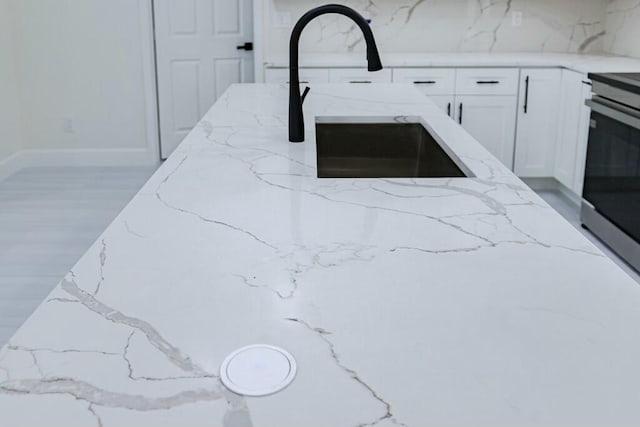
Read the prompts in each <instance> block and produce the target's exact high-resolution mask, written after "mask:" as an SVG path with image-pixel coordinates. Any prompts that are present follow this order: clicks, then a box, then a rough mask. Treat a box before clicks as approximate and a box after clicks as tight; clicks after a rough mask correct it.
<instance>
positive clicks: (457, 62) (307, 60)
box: [265, 52, 640, 73]
mask: <svg viewBox="0 0 640 427" xmlns="http://www.w3.org/2000/svg"><path fill="white" fill-rule="evenodd" d="M381 57H382V63H383V65H384V66H385V67H389V68H394V67H397V68H401V67H563V68H567V69H570V70H574V71H579V72H583V73H598V72H600V73H605V72H640V59H636V58H629V57H624V56H615V55H605V54H602V55H583V54H571V53H526V52H522V53H518V52H513V53H425V54H417V53H403V54H394V53H381ZM366 64H367V63H366V55H365V54H364V53H359V54H304V53H302V54H301V55H300V66H301V67H309V68H314V67H318V68H321V67H366ZM265 66H266V67H272V68H282V67H289V59H288V58H276V59H272V60H269V61H267V62H266V63H265Z"/></svg>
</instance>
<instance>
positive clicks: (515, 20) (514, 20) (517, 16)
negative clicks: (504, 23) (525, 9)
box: [511, 11, 522, 27]
mask: <svg viewBox="0 0 640 427" xmlns="http://www.w3.org/2000/svg"><path fill="white" fill-rule="evenodd" d="M511 26H512V27H520V26H522V12H520V11H513V12H512V13H511Z"/></svg>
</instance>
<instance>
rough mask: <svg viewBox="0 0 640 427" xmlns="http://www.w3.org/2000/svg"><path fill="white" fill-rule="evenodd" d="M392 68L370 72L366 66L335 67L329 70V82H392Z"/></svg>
mask: <svg viewBox="0 0 640 427" xmlns="http://www.w3.org/2000/svg"><path fill="white" fill-rule="evenodd" d="M391 74H392V72H391V69H390V68H384V69H382V70H380V71H374V72H369V71H367V69H366V68H334V69H331V70H329V83H353V84H369V83H391Z"/></svg>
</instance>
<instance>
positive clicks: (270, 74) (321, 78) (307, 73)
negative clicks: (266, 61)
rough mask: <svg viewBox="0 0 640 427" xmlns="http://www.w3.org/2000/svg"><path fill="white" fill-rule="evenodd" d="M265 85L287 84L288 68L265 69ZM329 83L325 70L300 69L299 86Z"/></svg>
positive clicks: (327, 71)
mask: <svg viewBox="0 0 640 427" xmlns="http://www.w3.org/2000/svg"><path fill="white" fill-rule="evenodd" d="M264 81H265V82H266V83H289V69H288V68H267V69H266V70H265V73H264ZM308 83H329V70H328V69H326V68H300V84H308Z"/></svg>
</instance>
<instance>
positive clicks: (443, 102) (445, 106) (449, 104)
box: [428, 95, 455, 118]
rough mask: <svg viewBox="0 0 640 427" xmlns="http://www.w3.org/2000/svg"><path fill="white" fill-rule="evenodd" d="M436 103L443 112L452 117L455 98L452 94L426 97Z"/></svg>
mask: <svg viewBox="0 0 640 427" xmlns="http://www.w3.org/2000/svg"><path fill="white" fill-rule="evenodd" d="M428 98H429V99H430V100H431V101H433V103H434V104H436V105H437V106H438V107H440V109H441V110H442V111H444V113H445V114H446V115H448V116H450V117H452V118H453V113H454V111H453V110H454V106H455V99H454V96H453V95H448V96H447V95H436V96H429V97H428Z"/></svg>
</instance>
